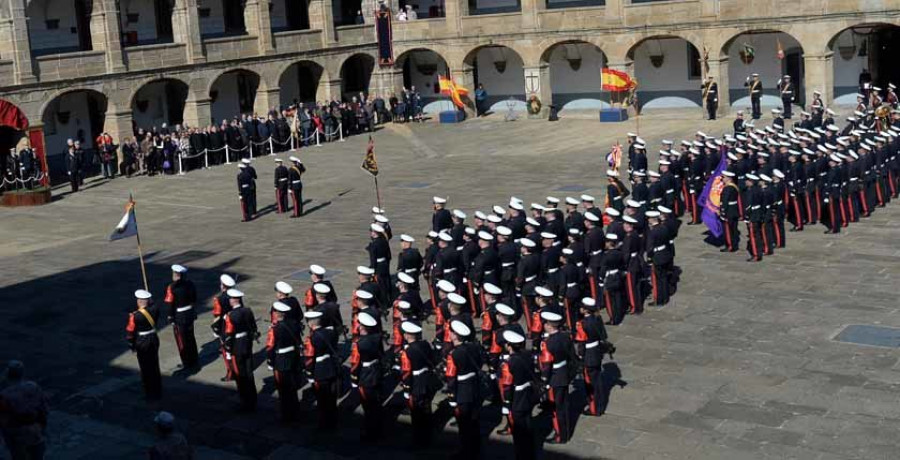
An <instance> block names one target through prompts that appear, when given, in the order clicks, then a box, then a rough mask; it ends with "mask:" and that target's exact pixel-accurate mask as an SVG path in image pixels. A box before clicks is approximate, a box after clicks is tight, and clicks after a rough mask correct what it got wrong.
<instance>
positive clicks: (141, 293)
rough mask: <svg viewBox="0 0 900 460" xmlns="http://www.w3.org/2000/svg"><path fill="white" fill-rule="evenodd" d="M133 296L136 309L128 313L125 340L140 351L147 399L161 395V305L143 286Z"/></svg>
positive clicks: (139, 358)
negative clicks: (159, 335)
mask: <svg viewBox="0 0 900 460" xmlns="http://www.w3.org/2000/svg"><path fill="white" fill-rule="evenodd" d="M134 297H135V299H137V309H136V310H135V311H133V312H131V314H129V315H128V324H127V325H126V326H125V339H126V340H127V341H128V346H129V348H131V351H132V352H134V353H137V359H138V367H140V370H141V383H142V384H143V386H144V397H145V398H147V399H148V400H155V399H159V398H160V397H161V396H162V375H161V374H160V371H159V337H157V336H156V322H157V321H158V320H159V308H158V307H157V306H156V305H154V304H153V301H152V300H151V298H152V295H150V293H149V292H147V291H145V290H143V289H138V290H137V291H134Z"/></svg>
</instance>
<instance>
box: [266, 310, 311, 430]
mask: <svg viewBox="0 0 900 460" xmlns="http://www.w3.org/2000/svg"><path fill="white" fill-rule="evenodd" d="M297 308H299V307H297ZM272 309H273V310H274V311H275V313H274V316H275V317H274V320H275V321H273V323H272V327H270V328H269V332H268V334H267V336H266V362H267V363H268V365H269V367H270V368H271V369H272V373H273V375H274V378H275V388H276V389H277V390H278V403H279V405H280V408H281V421H282V422H290V421H293V420H294V419H295V417H296V415H297V409H298V406H299V401H298V400H297V390H298V388H299V387H300V385H299V384H298V382H297V381H296V378H297V376H298V375H300V371H301V369H302V362H301V361H300V358H301V357H302V356H303V355H302V353H303V336H302V332H303V330H302V329H301V327H302V323H300V322H298V321H290V320H286V317H285V315H287V314H289V313H296V312H293V311H292V310H294V307H291V306H289V305H287V304H286V303H284V302H278V301H276V302H275V303H273V304H272Z"/></svg>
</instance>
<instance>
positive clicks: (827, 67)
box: [795, 52, 834, 106]
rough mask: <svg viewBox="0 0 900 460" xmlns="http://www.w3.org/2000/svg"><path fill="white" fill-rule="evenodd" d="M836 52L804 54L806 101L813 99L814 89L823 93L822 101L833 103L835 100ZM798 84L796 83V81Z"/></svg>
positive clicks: (826, 103) (827, 103)
mask: <svg viewBox="0 0 900 460" xmlns="http://www.w3.org/2000/svg"><path fill="white" fill-rule="evenodd" d="M833 57H834V53H832V52H828V53H825V54H811V53H804V54H803V71H804V75H803V80H804V81H803V88H804V89H805V91H806V103H807V104H809V103H810V102H812V100H813V91H816V90H818V91H820V92H821V93H822V102H824V103H825V105H826V106H827V105H829V104H831V101H832V100H834V63H833V62H832V59H833ZM795 84H796V83H795Z"/></svg>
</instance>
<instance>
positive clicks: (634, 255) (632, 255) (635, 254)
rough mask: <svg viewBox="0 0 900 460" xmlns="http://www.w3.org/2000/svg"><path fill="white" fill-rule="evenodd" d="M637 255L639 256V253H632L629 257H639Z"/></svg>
mask: <svg viewBox="0 0 900 460" xmlns="http://www.w3.org/2000/svg"><path fill="white" fill-rule="evenodd" d="M637 255H638V253H636V252H632V253H631V254H630V255H629V257H637Z"/></svg>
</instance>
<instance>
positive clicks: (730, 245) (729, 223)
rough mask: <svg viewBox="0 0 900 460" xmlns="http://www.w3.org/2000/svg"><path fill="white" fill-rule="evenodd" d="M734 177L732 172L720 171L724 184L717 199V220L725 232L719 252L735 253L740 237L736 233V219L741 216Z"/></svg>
mask: <svg viewBox="0 0 900 460" xmlns="http://www.w3.org/2000/svg"><path fill="white" fill-rule="evenodd" d="M734 176H735V174H734V172H732V171H729V170H725V171H722V179H723V180H722V182H724V184H725V187H723V188H722V193H721V195H720V197H719V202H720V203H721V204H720V206H719V218H721V219H722V227H723V230H724V231H725V247H723V248H722V249H721V250H720V252H736V251H737V250H738V242H739V241H740V237H741V234H740V232H739V231H738V219H739V218H740V215H741V212H740V207H739V205H738V196H739V195H740V191H739V190H738V187H737V185H735V184H734Z"/></svg>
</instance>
